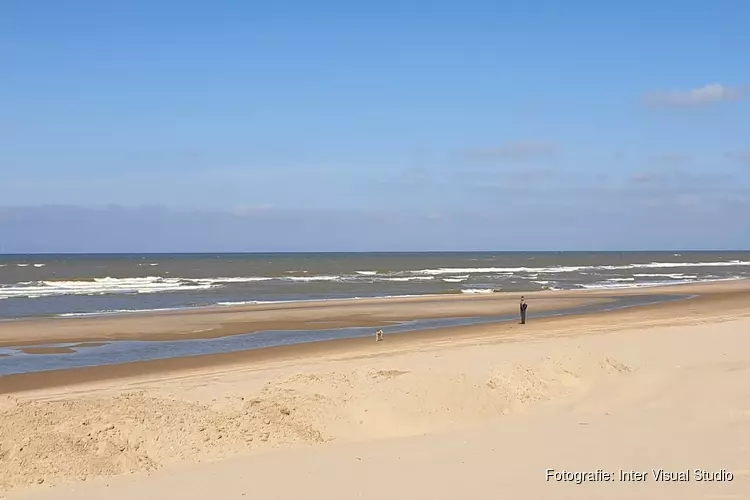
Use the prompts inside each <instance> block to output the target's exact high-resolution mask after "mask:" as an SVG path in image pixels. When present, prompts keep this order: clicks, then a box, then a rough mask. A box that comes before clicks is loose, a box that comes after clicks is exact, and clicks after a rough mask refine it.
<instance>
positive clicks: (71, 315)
mask: <svg viewBox="0 0 750 500" xmlns="http://www.w3.org/2000/svg"><path fill="white" fill-rule="evenodd" d="M182 309H186V308H184V307H162V308H159V309H108V310H105V311H97V312H77V313H62V314H57V315H56V316H57V317H58V318H78V317H81V316H102V315H105V314H126V313H150V312H163V311H180V310H182Z"/></svg>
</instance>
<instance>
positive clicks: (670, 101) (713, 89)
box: [645, 83, 748, 107]
mask: <svg viewBox="0 0 750 500" xmlns="http://www.w3.org/2000/svg"><path fill="white" fill-rule="evenodd" d="M747 90H748V89H747V86H744V87H731V86H727V85H722V84H721V83H709V84H708V85H704V86H703V87H699V88H695V89H690V90H675V91H668V92H652V93H649V94H647V95H646V98H645V101H646V104H647V105H649V106H653V107H695V106H705V105H709V104H716V103H719V102H726V101H738V100H740V99H741V98H742V97H743V96H744V95H745V94H746V93H747Z"/></svg>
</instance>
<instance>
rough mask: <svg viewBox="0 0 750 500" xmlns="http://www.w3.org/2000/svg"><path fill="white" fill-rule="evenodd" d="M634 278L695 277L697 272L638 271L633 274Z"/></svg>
mask: <svg viewBox="0 0 750 500" xmlns="http://www.w3.org/2000/svg"><path fill="white" fill-rule="evenodd" d="M633 276H634V277H636V278H672V279H681V278H684V279H693V278H697V277H698V275H697V274H684V273H638V274H634V275H633Z"/></svg>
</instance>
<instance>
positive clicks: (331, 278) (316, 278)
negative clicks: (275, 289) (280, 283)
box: [278, 275, 341, 281]
mask: <svg viewBox="0 0 750 500" xmlns="http://www.w3.org/2000/svg"><path fill="white" fill-rule="evenodd" d="M278 279H283V280H286V281H337V280H340V279H341V276H325V275H321V276H284V277H283V278H278Z"/></svg>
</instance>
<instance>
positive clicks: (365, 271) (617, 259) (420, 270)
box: [0, 251, 750, 319]
mask: <svg viewBox="0 0 750 500" xmlns="http://www.w3.org/2000/svg"><path fill="white" fill-rule="evenodd" d="M747 277H750V251H742V252H739V251H738V252H687V251H685V252H683V251H679V252H677V251H673V252H479V253H444V252H440V253H429V252H428V253H237V254H229V253H223V254H122V255H120V254H97V255H82V254H75V255H49V254H45V255H39V254H34V255H0V319H18V318H29V317H48V316H59V317H77V316H86V315H99V314H124V313H129V312H139V311H160V310H173V309H183V308H194V307H207V306H232V305H242V304H255V303H271V302H288V301H304V300H317V301H320V300H331V299H352V300H356V299H361V298H372V297H396V296H417V295H432V294H485V293H495V292H508V291H513V292H530V291H535V290H553V291H555V290H578V289H622V288H638V287H654V286H664V285H671V284H679V283H697V282H703V281H717V280H735V279H741V278H747Z"/></svg>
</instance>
